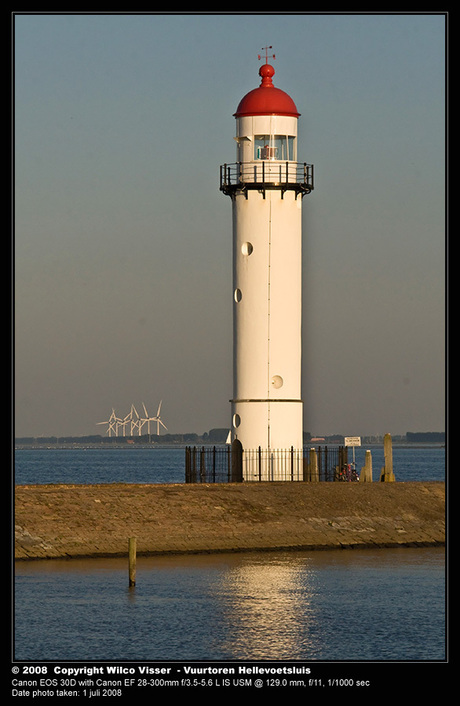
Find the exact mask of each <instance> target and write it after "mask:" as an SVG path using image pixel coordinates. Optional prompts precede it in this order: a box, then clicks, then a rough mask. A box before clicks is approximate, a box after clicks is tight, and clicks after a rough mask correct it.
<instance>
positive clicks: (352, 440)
mask: <svg viewBox="0 0 460 706" xmlns="http://www.w3.org/2000/svg"><path fill="white" fill-rule="evenodd" d="M345 446H361V437H360V436H346V437H345Z"/></svg>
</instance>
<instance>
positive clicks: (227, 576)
mask: <svg viewBox="0 0 460 706" xmlns="http://www.w3.org/2000/svg"><path fill="white" fill-rule="evenodd" d="M15 600H16V611H15V646H14V654H15V658H16V659H17V660H51V661H62V660H65V661H69V660H80V661H81V660H83V661H85V660H96V661H98V660H101V661H110V660H115V661H117V660H131V661H142V660H147V661H158V660H167V661H172V660H176V661H177V660H211V661H219V660H224V661H231V660H256V661H260V660H283V661H287V660H303V661H305V660H307V661H311V660H320V661H330V660H339V661H356V660H358V661H381V660H411V661H414V660H415V661H428V660H443V659H444V658H445V626H444V623H445V586H444V551H443V549H442V548H414V549H411V548H404V549H382V550H337V551H336V550H334V551H317V552H274V553H249V554H240V555H235V554H225V555H216V556H205V557H203V556H195V557H163V558H159V557H157V558H155V557H152V558H138V560H137V572H136V586H135V587H134V588H129V587H128V571H127V566H126V561H123V560H121V559H104V560H99V559H90V560H72V561H67V562H66V561H63V560H51V561H40V562H21V563H18V564H17V566H16V590H15Z"/></svg>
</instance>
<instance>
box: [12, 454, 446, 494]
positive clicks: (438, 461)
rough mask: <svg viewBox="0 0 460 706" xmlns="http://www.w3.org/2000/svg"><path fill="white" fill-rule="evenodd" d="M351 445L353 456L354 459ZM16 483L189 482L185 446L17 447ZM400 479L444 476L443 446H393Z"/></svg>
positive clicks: (380, 459)
mask: <svg viewBox="0 0 460 706" xmlns="http://www.w3.org/2000/svg"><path fill="white" fill-rule="evenodd" d="M366 448H369V449H370V451H371V454H372V466H373V477H374V480H376V481H378V479H379V477H380V470H381V468H382V466H383V465H384V463H385V461H384V456H383V447H382V446H376V447H372V446H370V447H358V448H356V449H355V461H356V469H357V471H358V473H359V472H360V470H361V467H362V466H363V465H364V459H365V450H366ZM352 454H353V452H352V450H351V449H350V450H349V461H351V460H352ZM14 461H15V464H14V474H15V477H14V480H15V483H16V484H17V485H24V484H33V483H39V484H43V483H77V484H80V483H84V484H86V483H184V482H185V449H184V448H161V447H152V448H139V449H136V448H126V449H123V448H121V449H120V448H115V449H105V448H87V449H17V450H16V451H15V454H14ZM393 467H394V473H395V476H396V480H397V481H406V482H407V481H433V480H437V481H444V480H445V474H446V469H445V448H444V447H443V446H434V447H433V446H425V447H423V446H422V447H410V446H396V445H394V446H393Z"/></svg>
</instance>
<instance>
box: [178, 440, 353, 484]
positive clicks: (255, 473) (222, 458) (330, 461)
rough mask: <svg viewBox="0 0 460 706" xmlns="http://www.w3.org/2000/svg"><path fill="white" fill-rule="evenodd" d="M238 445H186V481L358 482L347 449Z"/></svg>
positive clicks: (334, 447)
mask: <svg viewBox="0 0 460 706" xmlns="http://www.w3.org/2000/svg"><path fill="white" fill-rule="evenodd" d="M238 443H239V442H238ZM238 443H237V444H235V442H234V443H233V444H232V445H230V444H227V445H225V446H201V447H196V446H194V447H192V446H187V447H186V449H185V482H186V483H238V482H242V481H256V482H261V481H273V480H277V481H303V482H315V481H327V482H330V481H355V480H358V476H357V474H356V472H355V470H354V468H353V467H352V464H349V463H348V454H347V448H346V447H345V446H333V447H330V446H324V447H321V446H319V447H316V448H311V447H304V448H303V449H294V448H290V449H262V448H261V447H259V448H256V449H243V448H242V447H241V444H239V445H238Z"/></svg>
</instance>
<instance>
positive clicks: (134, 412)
mask: <svg viewBox="0 0 460 706" xmlns="http://www.w3.org/2000/svg"><path fill="white" fill-rule="evenodd" d="M134 415H136V419H135V418H134ZM129 419H130V421H131V436H134V430H135V429H136V428H137V429H139V436H140V434H141V423H140V417H139V413H138V411H137V409H136V408H135V406H134V405H133V404H132V405H131V411H130V413H129Z"/></svg>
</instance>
